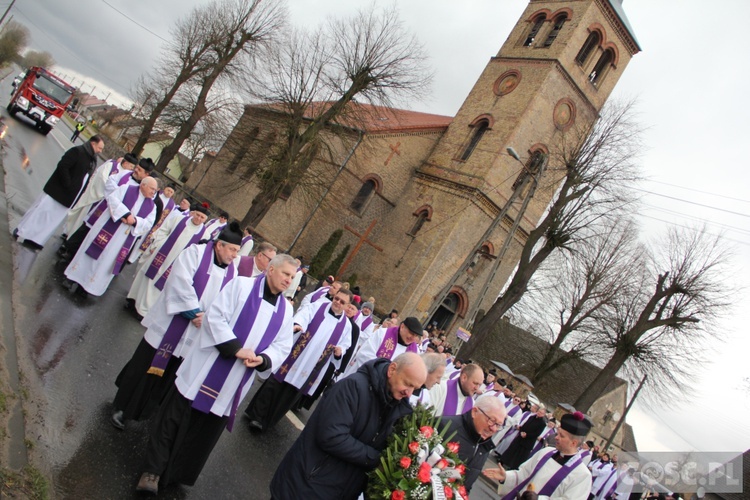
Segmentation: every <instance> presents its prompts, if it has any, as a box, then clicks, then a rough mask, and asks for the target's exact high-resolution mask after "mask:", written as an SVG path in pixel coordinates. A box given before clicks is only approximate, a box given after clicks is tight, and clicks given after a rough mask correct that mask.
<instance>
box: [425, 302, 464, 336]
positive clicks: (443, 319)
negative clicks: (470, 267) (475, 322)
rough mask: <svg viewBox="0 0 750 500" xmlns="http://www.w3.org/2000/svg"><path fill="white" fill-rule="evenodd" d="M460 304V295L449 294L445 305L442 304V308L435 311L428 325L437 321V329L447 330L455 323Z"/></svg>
mask: <svg viewBox="0 0 750 500" xmlns="http://www.w3.org/2000/svg"><path fill="white" fill-rule="evenodd" d="M458 304H459V298H458V295H457V294H455V293H450V294H448V296H447V297H446V298H445V300H444V301H443V303H442V304H440V307H438V308H437V311H435V314H433V315H432V317H431V318H430V321H429V322H428V323H427V324H428V325H431V324H432V323H434V322H436V321H437V327H438V328H439V329H441V330H446V329H447V328H448V327H449V326H450V325H451V323H453V319H454V318H455V317H456V311H457V310H458Z"/></svg>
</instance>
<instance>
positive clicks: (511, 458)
mask: <svg viewBox="0 0 750 500" xmlns="http://www.w3.org/2000/svg"><path fill="white" fill-rule="evenodd" d="M546 426H547V422H546V419H545V418H544V417H538V416H536V415H534V416H533V417H531V418H529V419H528V420H527V421H526V423H525V424H523V425H522V426H521V428H520V429H519V431H520V432H519V433H518V436H516V438H515V439H514V440H513V442H512V443H511V444H510V446H509V447H508V450H507V451H506V452H505V453H503V457H502V463H503V465H505V466H506V467H505V468H506V469H508V470H516V469H518V468H519V467H520V466H521V464H522V463H524V462H525V461H526V460H528V459H529V455H530V454H531V450H532V449H533V448H534V445H535V444H536V438H538V437H539V434H541V433H542V431H543V430H544V428H545V427H546ZM521 432H525V433H526V437H521Z"/></svg>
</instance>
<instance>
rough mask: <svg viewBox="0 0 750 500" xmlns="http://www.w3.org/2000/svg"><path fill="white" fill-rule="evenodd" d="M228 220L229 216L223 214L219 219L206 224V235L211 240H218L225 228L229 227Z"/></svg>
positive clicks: (225, 213)
mask: <svg viewBox="0 0 750 500" xmlns="http://www.w3.org/2000/svg"><path fill="white" fill-rule="evenodd" d="M228 220H229V214H228V213H227V212H221V213H220V214H219V217H218V218H216V219H211V220H210V221H208V222H206V233H207V234H208V235H209V237H210V238H211V239H214V238H216V237H217V236H218V235H219V233H220V232H221V230H222V229H224V226H226V225H227V221H228Z"/></svg>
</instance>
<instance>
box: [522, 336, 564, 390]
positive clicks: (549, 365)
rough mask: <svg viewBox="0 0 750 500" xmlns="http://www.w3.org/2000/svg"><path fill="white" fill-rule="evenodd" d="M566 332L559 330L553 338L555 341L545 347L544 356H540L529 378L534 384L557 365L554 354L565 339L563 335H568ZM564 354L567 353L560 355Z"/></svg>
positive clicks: (562, 354)
mask: <svg viewBox="0 0 750 500" xmlns="http://www.w3.org/2000/svg"><path fill="white" fill-rule="evenodd" d="M568 333H570V332H569V331H566V330H561V331H560V332H559V333H558V334H557V338H556V339H555V341H554V342H553V343H552V344H550V345H549V346H548V347H547V352H546V353H545V354H544V358H542V360H541V361H540V362H539V364H538V365H537V367H536V369H535V370H534V375H532V376H531V380H532V381H533V382H534V384H539V382H540V381H542V380H543V379H544V378H545V377H546V376H547V375H549V374H550V372H551V371H552V370H553V369H554V367H555V366H559V365H557V364H556V363H554V359H555V354H556V353H557V352H558V350H559V349H560V346H561V345H562V343H563V341H564V340H565V337H567V336H568ZM566 354H567V353H561V356H562V357H565V355H566Z"/></svg>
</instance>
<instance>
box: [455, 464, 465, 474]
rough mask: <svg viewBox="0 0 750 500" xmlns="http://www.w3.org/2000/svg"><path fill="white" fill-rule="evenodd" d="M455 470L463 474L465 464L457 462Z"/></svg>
mask: <svg viewBox="0 0 750 500" xmlns="http://www.w3.org/2000/svg"><path fill="white" fill-rule="evenodd" d="M456 471H458V473H459V474H461V475H462V476H463V475H464V474H466V466H465V465H464V464H458V465H457V466H456Z"/></svg>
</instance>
